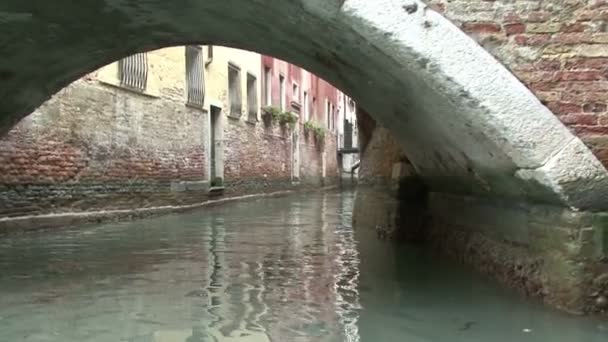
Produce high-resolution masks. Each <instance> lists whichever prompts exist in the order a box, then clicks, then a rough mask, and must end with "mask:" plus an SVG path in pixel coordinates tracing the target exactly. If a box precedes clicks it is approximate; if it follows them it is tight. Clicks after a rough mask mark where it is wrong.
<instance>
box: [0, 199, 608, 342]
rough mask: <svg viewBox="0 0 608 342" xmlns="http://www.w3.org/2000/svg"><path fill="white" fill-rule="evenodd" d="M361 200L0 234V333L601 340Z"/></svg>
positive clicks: (592, 329) (603, 329)
mask: <svg viewBox="0 0 608 342" xmlns="http://www.w3.org/2000/svg"><path fill="white" fill-rule="evenodd" d="M371 198H373V199H374V200H370V199H369V197H366V194H365V193H359V194H358V196H357V197H356V202H357V207H359V208H361V211H360V212H359V213H358V214H357V215H359V216H361V215H363V216H368V217H367V219H368V220H366V219H364V218H365V217H364V218H361V217H358V218H357V219H356V220H355V222H358V224H357V225H356V226H355V228H353V227H352V224H351V222H352V221H353V210H352V208H353V207H354V202H355V196H354V194H353V193H341V194H340V193H324V194H321V193H313V194H302V195H295V196H291V197H285V198H272V199H268V198H267V199H261V200H258V201H251V202H242V203H234V204H230V205H226V206H222V207H216V208H206V209H205V210H202V211H198V212H192V213H187V214H179V215H178V214H176V215H169V216H164V217H160V218H154V219H149V220H140V221H134V222H129V223H118V224H116V223H115V224H105V225H98V226H88V227H77V228H74V229H69V230H62V231H55V232H39V233H32V234H25V235H21V236H8V237H3V238H0V272H1V273H0V274H1V275H2V276H1V277H0V341H2V342H4V341H8V342H11V341H36V342H37V341H61V342H71V341H78V342H82V341H96V342H99V341H108V342H110V341H112V342H115V341H126V342H150V341H154V342H161V341H162V342H184V341H187V342H201V341H218V342H219V341H235V342H241V341H243V342H244V341H253V342H257V341H259V342H266V341H268V342H291V341H294V342H308V341H323V342H326V341H327V342H334V341H335V342H339V341H349V342H350V341H353V342H355V341H357V342H358V341H363V342H366V341H383V342H384V341H408V342H416V341H420V342H422V341H424V342H431V341H433V342H435V341H449V342H459V341H463V342H464V341H466V342H477V341H479V342H482V341H497V342H511V341H514V340H516V341H530V342H531V341H551V342H573V341H575V342H576V341H581V342H583V341H584V342H599V341H606V340H607V338H608V328H607V327H608V325H606V324H605V323H604V322H601V321H598V320H594V319H589V318H578V317H571V316H567V315H563V314H561V313H557V312H554V311H551V310H548V309H546V308H543V307H541V306H539V305H536V304H534V303H529V302H526V301H524V300H521V299H520V298H518V297H515V296H513V295H511V294H510V293H508V292H506V291H502V290H500V289H498V288H496V287H495V286H494V285H493V284H492V283H491V282H488V281H485V280H484V279H483V278H480V277H478V276H476V275H474V274H473V273H471V272H468V271H465V270H464V269H463V268H461V267H459V266H458V265H455V264H452V263H449V262H445V261H441V260H438V259H437V258H434V257H433V256H431V255H428V254H427V253H425V252H424V251H423V250H420V249H417V248H413V247H411V246H403V245H393V244H392V243H390V242H388V241H384V240H379V239H378V238H377V236H376V232H375V230H374V228H373V225H372V226H370V224H369V222H367V221H369V220H370V219H373V218H374V216H373V213H374V212H380V210H376V207H375V204H377V201H378V196H377V195H374V196H373V197H371ZM365 208H367V209H365ZM381 213H384V212H381ZM366 222H367V223H366ZM526 329H527V330H526Z"/></svg>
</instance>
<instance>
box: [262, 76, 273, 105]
mask: <svg viewBox="0 0 608 342" xmlns="http://www.w3.org/2000/svg"><path fill="white" fill-rule="evenodd" d="M264 104H265V105H266V106H271V105H272V74H271V73H270V68H269V67H264Z"/></svg>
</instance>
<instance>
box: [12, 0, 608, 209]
mask: <svg viewBox="0 0 608 342" xmlns="http://www.w3.org/2000/svg"><path fill="white" fill-rule="evenodd" d="M0 13H1V14H0V19H2V20H0V27H2V31H1V32H2V33H1V35H0V37H1V38H2V41H3V42H4V43H3V44H2V48H0V51H1V52H2V56H3V58H2V61H1V62H0V81H1V85H0V96H1V98H2V103H0V120H1V121H0V131H1V132H6V131H7V130H8V129H10V127H12V125H14V123H15V122H16V121H17V120H19V119H20V118H22V117H23V116H25V115H26V114H27V113H29V112H30V111H31V110H33V109H34V108H36V107H37V106H38V105H40V104H41V103H42V102H43V101H45V100H46V99H48V98H49V96H51V95H52V94H53V93H55V92H56V91H58V90H59V89H61V88H62V87H64V86H66V85H67V84H68V83H70V82H71V81H73V80H75V79H76V78H78V77H80V76H82V75H83V74H85V73H87V72H89V71H91V70H94V69H95V68H97V67H99V66H101V65H103V64H106V63H109V62H111V61H113V60H116V59H118V58H121V57H123V56H126V55H129V54H131V53H134V52H136V51H143V50H151V49H156V48H160V47H165V46H172V45H180V44H184V43H193V42H199V43H213V44H221V45H227V46H234V47H239V48H245V49H250V50H256V51H259V52H262V53H265V54H270V55H275V56H277V57H280V58H283V59H285V60H289V61H291V62H293V63H296V64H299V65H302V66H304V67H305V68H307V69H309V70H311V71H313V72H315V73H317V74H319V75H321V76H322V77H324V78H326V79H327V80H329V81H331V82H333V83H334V84H335V85H336V86H338V87H340V88H342V89H344V90H345V91H346V92H348V93H349V94H351V95H352V96H353V97H354V98H356V99H357V100H358V102H359V103H360V104H361V105H362V106H363V107H364V108H366V109H367V110H368V111H369V112H370V113H372V115H373V116H374V118H375V119H377V120H378V121H379V122H380V123H382V124H383V125H384V126H386V127H389V129H391V131H392V132H393V134H394V135H395V137H396V138H397V139H398V140H399V141H400V142H401V143H402V145H403V146H405V147H406V148H407V152H408V157H409V159H410V160H411V161H412V163H413V164H414V165H415V167H416V168H417V170H418V171H419V173H420V174H421V175H422V176H423V177H424V178H425V179H426V180H427V182H428V183H429V184H431V186H432V187H433V188H435V189H436V190H439V191H444V192H459V193H462V192H464V193H467V194H478V195H484V196H487V195H491V196H500V197H508V198H519V199H528V200H534V201H538V202H543V203H553V204H560V205H565V206H568V207H573V208H580V209H589V210H603V209H606V208H608V198H606V197H607V196H605V195H604V193H606V190H608V178H607V175H608V174H607V172H606V170H605V169H604V167H603V166H602V165H601V163H600V162H599V161H598V160H597V159H596V158H595V157H594V156H593V155H592V153H591V152H590V151H589V150H588V149H587V148H586V146H585V145H584V144H583V143H582V142H581V141H580V140H579V139H578V138H577V137H575V136H574V135H573V134H571V133H570V132H569V131H568V129H567V128H566V127H565V126H564V125H562V124H561V123H560V122H559V121H558V120H557V119H556V118H555V117H554V115H553V114H552V113H551V111H550V110H548V109H547V108H546V107H544V106H543V105H542V104H541V103H540V101H539V100H538V99H537V98H536V97H535V96H534V95H533V94H532V93H531V92H530V91H529V90H528V89H527V88H526V87H525V86H524V85H523V84H521V83H520V82H519V81H518V80H517V79H516V78H515V77H514V76H513V75H512V74H511V73H510V72H509V71H508V70H507V69H506V68H504V67H503V66H502V65H501V64H500V63H499V62H497V61H496V60H495V59H494V58H493V57H492V56H491V55H490V54H488V53H487V52H486V51H485V50H484V49H483V48H481V47H480V46H479V45H477V43H475V42H474V41H473V40H472V39H471V38H469V37H468V36H467V35H466V34H464V33H463V32H461V31H460V29H458V28H457V27H456V26H454V25H453V24H452V23H450V22H449V21H448V20H447V19H445V18H443V17H442V16H441V15H440V14H438V13H436V12H434V11H433V10H431V9H429V8H428V7H427V6H426V5H425V4H423V3H422V2H420V1H416V0H407V1H405V2H404V1H400V0H376V1H369V0H346V1H344V0H333V1H321V0H299V1H283V0H269V1H251V0H221V1H219V0H217V1H216V0H207V1H203V0H176V1H171V2H168V1H161V0H147V1H143V0H105V1H97V0H81V1H79V2H77V3H74V2H70V1H59V2H57V1H55V2H53V3H48V4H35V5H34V4H30V3H28V2H26V1H25V2H24V1H17V0H8V1H4V3H3V4H2V5H0Z"/></svg>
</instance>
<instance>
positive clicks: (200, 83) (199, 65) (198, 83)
mask: <svg viewBox="0 0 608 342" xmlns="http://www.w3.org/2000/svg"><path fill="white" fill-rule="evenodd" d="M186 91H187V94H186V95H187V103H188V104H189V105H193V106H197V107H202V106H203V103H204V100H205V79H204V74H203V49H202V48H201V47H200V46H197V45H190V46H186Z"/></svg>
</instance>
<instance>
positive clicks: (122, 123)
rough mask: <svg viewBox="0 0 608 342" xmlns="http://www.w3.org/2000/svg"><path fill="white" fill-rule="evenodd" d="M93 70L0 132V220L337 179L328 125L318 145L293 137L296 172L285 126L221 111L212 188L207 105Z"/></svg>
mask: <svg viewBox="0 0 608 342" xmlns="http://www.w3.org/2000/svg"><path fill="white" fill-rule="evenodd" d="M182 49H183V48H182ZM180 53H181V50H180ZM256 65H257V66H258V67H259V64H256ZM98 76H99V75H96V74H91V75H89V76H87V77H85V78H83V79H81V80H78V81H76V82H75V83H73V84H71V85H70V86H68V87H66V88H65V89H63V90H62V91H60V92H59V93H58V94H56V95H55V96H54V97H53V98H52V99H51V100H49V101H48V102H47V103H45V104H44V105H43V106H41V107H40V108H39V109H38V110H36V111H35V112H34V113H32V114H31V115H29V116H27V117H26V118H24V119H23V120H22V121H21V122H20V123H19V124H18V125H16V126H15V127H14V129H13V130H11V131H10V132H9V133H8V134H7V135H6V136H4V137H2V139H0V217H3V218H5V220H4V221H3V223H2V226H4V227H7V228H10V227H11V223H10V222H11V219H12V218H15V219H17V218H19V217H31V216H36V215H52V214H62V213H86V212H97V211H113V210H118V211H121V210H135V209H141V208H154V207H165V206H177V207H179V206H189V205H194V204H197V203H203V202H205V201H207V200H210V199H217V198H222V197H233V196H241V195H248V194H260V193H272V192H276V191H284V190H293V189H302V188H311V187H312V188H315V187H321V186H328V185H332V184H337V182H338V166H337V157H336V153H335V150H336V138H335V136H334V134H333V133H331V132H327V134H326V135H325V139H324V142H323V144H320V143H318V142H317V141H316V140H315V139H314V138H313V137H310V136H307V135H304V134H301V135H300V136H299V137H298V141H297V143H298V144H299V145H300V146H299V147H300V154H299V155H300V164H299V165H300V177H299V179H295V180H294V178H293V177H292V167H293V160H292V157H293V156H292V153H293V141H292V135H291V130H290V129H289V128H288V127H284V126H281V125H278V124H274V125H271V126H266V125H264V124H263V123H262V122H258V123H256V124H251V123H249V122H245V121H244V120H234V119H231V118H227V117H223V118H222V120H223V121H222V137H221V139H219V140H218V141H217V142H216V144H217V146H219V147H220V148H219V149H218V150H219V151H221V153H220V154H219V156H218V158H221V161H222V162H223V175H222V183H221V184H219V185H220V187H219V191H210V190H213V189H212V188H213V187H212V180H211V179H210V172H209V168H210V166H209V163H210V157H209V151H210V146H209V145H210V140H209V113H208V111H207V110H203V109H201V108H194V107H192V106H186V105H184V101H183V98H182V96H181V94H179V95H170V94H177V93H179V92H178V90H176V89H171V90H170V91H163V89H160V90H159V91H158V92H157V93H156V94H152V93H137V92H132V91H129V90H126V89H124V88H121V87H118V86H116V85H114V84H110V83H107V82H103V80H101V79H100V77H98ZM166 94H169V95H166ZM326 151H327V152H326ZM332 152H333V153H332ZM213 185H216V187H215V189H216V190H217V189H218V187H217V185H218V184H213ZM28 222H35V221H28Z"/></svg>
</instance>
